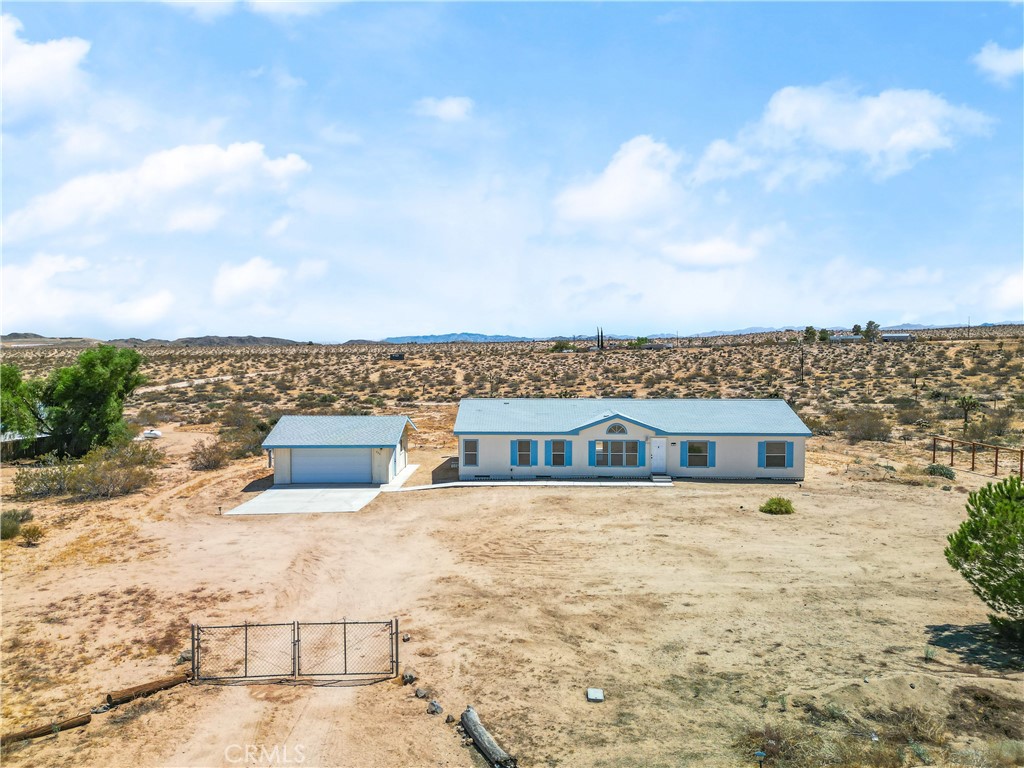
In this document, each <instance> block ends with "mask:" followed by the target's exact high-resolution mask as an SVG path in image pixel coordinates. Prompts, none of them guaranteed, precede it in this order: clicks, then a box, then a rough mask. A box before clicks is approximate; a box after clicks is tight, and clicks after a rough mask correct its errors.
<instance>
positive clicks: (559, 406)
mask: <svg viewBox="0 0 1024 768" xmlns="http://www.w3.org/2000/svg"><path fill="white" fill-rule="evenodd" d="M613 419H622V420H625V421H630V422H633V423H634V424H638V425H640V426H644V427H648V428H649V429H652V430H654V431H655V433H657V434H663V435H772V436H787V437H810V435H811V431H810V430H809V429H808V428H807V427H806V425H805V424H804V423H803V422H802V421H800V417H799V416H797V415H796V414H795V413H794V412H793V409H792V408H790V407H789V405H788V404H787V403H786V402H785V401H784V400H741V399H733V400H710V399H708V400H704V399H693V400H683V399H661V400H632V399H625V398H616V399H612V398H609V399H601V398H589V399H587V398H507V399H497V398H495V399H490V398H488V399H473V398H468V399H466V400H463V401H462V402H460V403H459V415H458V416H457V417H456V419H455V434H457V435H460V434H465V435H469V434H514V435H523V434H546V435H548V434H563V435H570V434H577V433H579V431H580V430H582V429H586V428H587V427H591V426H594V425H595V424H600V423H601V422H604V421H611V420H613Z"/></svg>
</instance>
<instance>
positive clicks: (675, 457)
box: [455, 398, 811, 480]
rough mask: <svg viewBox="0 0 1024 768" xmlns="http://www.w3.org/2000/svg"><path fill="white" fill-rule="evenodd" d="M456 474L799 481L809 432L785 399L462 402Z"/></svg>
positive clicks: (480, 477)
mask: <svg viewBox="0 0 1024 768" xmlns="http://www.w3.org/2000/svg"><path fill="white" fill-rule="evenodd" d="M455 435H456V437H457V438H458V441H459V479H460V480H486V479H501V480H505V479H516V478H520V479H538V478H540V479H543V478H552V479H557V478H565V479H569V478H604V477H611V478H638V477H640V478H643V477H651V476H652V475H671V476H673V477H683V478H706V479H718V480H727V479H734V480H759V479H766V480H803V477H804V443H805V441H806V440H807V438H808V437H810V436H811V431H810V430H809V429H808V428H807V427H806V425H805V424H804V423H803V422H802V421H801V420H800V418H799V417H798V416H797V415H796V414H795V413H794V412H793V409H792V408H790V407H789V405H787V404H786V403H785V401H783V400H740V399H736V400H681V399H680V400H675V399H666V400H628V399H607V400H605V399H583V398H578V399H577V398H510V399H467V400H463V401H462V402H461V403H459V414H458V416H457V418H456V419H455Z"/></svg>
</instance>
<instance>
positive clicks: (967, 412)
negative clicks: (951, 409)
mask: <svg viewBox="0 0 1024 768" xmlns="http://www.w3.org/2000/svg"><path fill="white" fill-rule="evenodd" d="M956 407H957V408H959V409H960V410H961V411H963V412H964V434H965V435H966V434H967V421H968V420H969V419H970V418H971V412H972V411H976V410H978V409H979V408H981V403H979V402H978V401H977V400H975V399H974V396H973V395H964V396H963V397H958V398H957V399H956Z"/></svg>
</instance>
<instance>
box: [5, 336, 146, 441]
mask: <svg viewBox="0 0 1024 768" xmlns="http://www.w3.org/2000/svg"><path fill="white" fill-rule="evenodd" d="M141 363H142V357H141V356H140V355H139V353H138V352H136V351H135V350H133V349H117V348H116V347H111V346H105V345H104V346H99V347H96V348H95V349H88V350H86V351H85V352H83V353H82V354H81V355H79V356H78V362H77V363H75V364H74V365H70V366H67V367H64V368H58V369H57V370H55V371H53V372H52V373H51V374H50V375H49V377H48V378H47V379H45V380H31V381H26V380H24V379H22V376H21V371H19V370H18V368H17V367H16V366H13V365H5V366H3V370H2V372H0V374H2V381H0V384H2V390H3V393H2V394H3V396H2V398H0V403H2V412H0V422H2V423H3V427H4V429H5V430H12V431H17V432H20V433H22V434H24V435H26V436H28V435H31V436H34V435H35V433H36V432H37V431H39V432H43V433H45V434H48V435H51V436H52V437H53V438H54V439H55V441H56V450H57V451H58V453H61V454H66V455H71V456H81V455H82V454H84V453H86V452H87V451H88V450H89V449H90V448H92V447H93V446H96V445H103V444H105V443H109V442H110V441H111V440H113V439H115V438H117V437H119V436H121V435H125V434H127V425H126V424H125V422H124V401H125V400H126V399H127V398H128V396H129V395H130V394H131V393H132V392H133V391H135V388H136V387H138V386H139V385H140V384H142V382H143V381H144V379H143V377H142V376H141V375H140V374H139V365H140V364H141Z"/></svg>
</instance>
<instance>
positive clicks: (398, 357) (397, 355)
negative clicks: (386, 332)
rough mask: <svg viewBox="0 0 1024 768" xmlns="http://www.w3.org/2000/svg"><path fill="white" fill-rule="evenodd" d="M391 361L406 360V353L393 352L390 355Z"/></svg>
mask: <svg viewBox="0 0 1024 768" xmlns="http://www.w3.org/2000/svg"><path fill="white" fill-rule="evenodd" d="M388 359H389V360H405V352H392V353H391V354H390V355H388Z"/></svg>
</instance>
